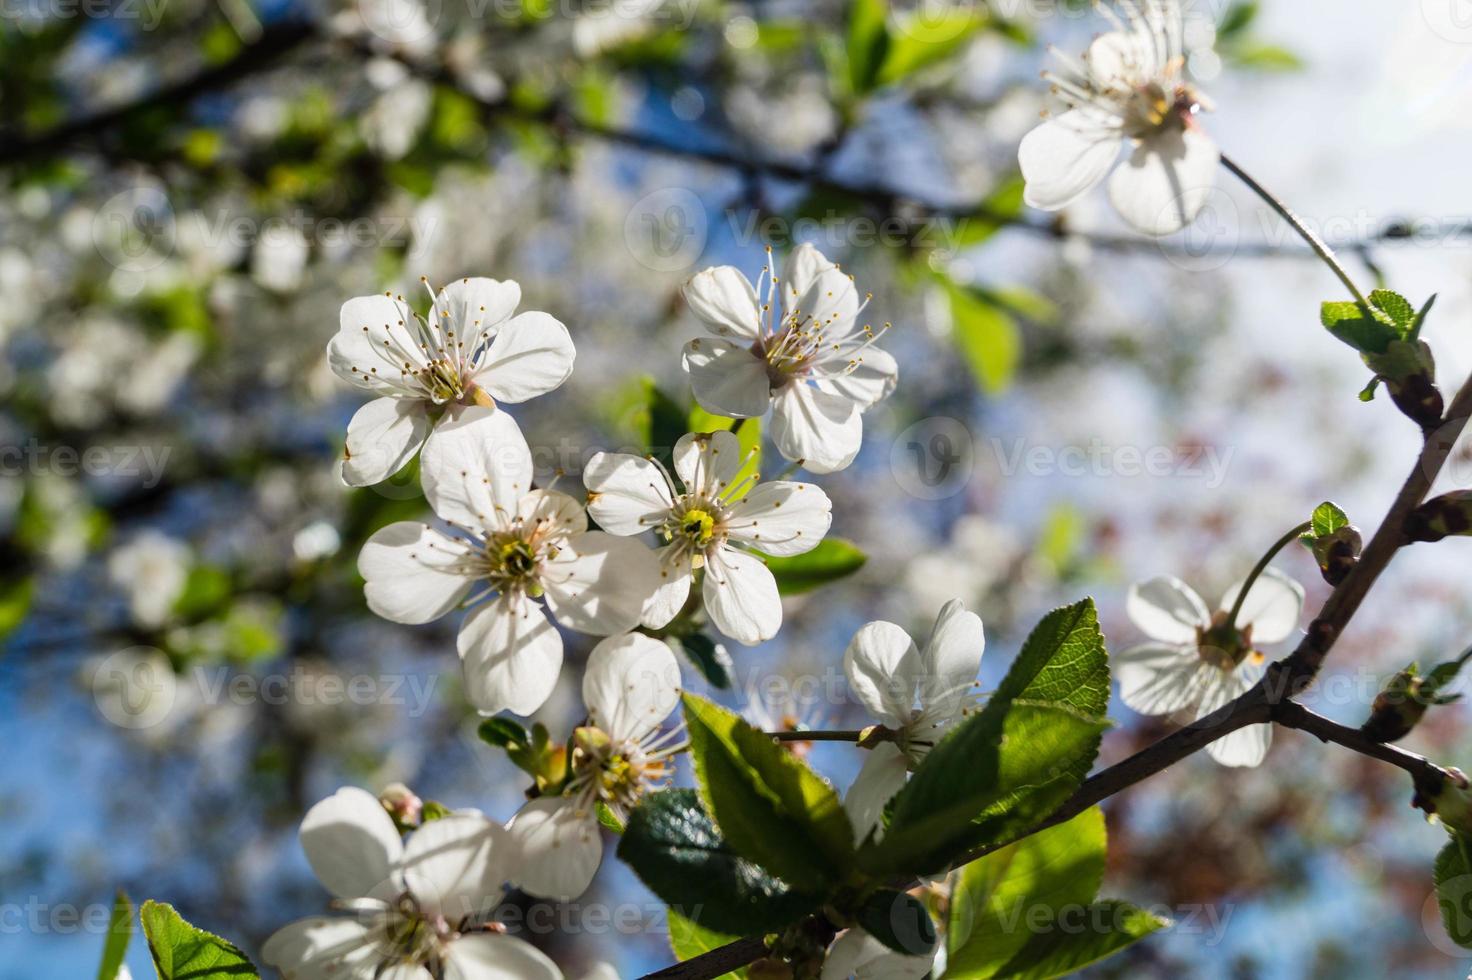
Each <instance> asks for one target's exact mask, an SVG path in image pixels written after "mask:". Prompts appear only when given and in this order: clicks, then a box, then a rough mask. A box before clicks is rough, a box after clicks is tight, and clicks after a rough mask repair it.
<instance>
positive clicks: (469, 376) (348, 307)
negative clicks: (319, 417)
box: [327, 278, 575, 486]
mask: <svg viewBox="0 0 1472 980" xmlns="http://www.w3.org/2000/svg"><path fill="white" fill-rule="evenodd" d="M421 281H422V282H424V287H425V289H426V290H427V291H428V292H429V297H430V316H429V317H428V318H425V317H421V316H419V315H418V314H417V313H415V312H414V311H413V310H411V309H410V308H409V304H408V303H407V302H405V300H404V297H402V296H391V295H389V294H388V293H385V294H383V295H381V296H376V295H375V296H359V297H357V298H355V299H350V300H348V301H347V302H346V303H344V304H343V307H342V317H341V325H340V329H339V330H338V333H337V335H336V336H335V337H333V338H332V342H331V343H329V344H328V345H327V357H328V362H329V364H331V366H332V370H333V371H334V372H335V373H336V374H337V376H338V377H340V378H342V379H344V380H345V381H349V382H351V383H353V384H355V385H357V386H358V387H360V388H365V389H367V390H368V391H371V392H373V393H375V394H377V395H379V396H380V397H378V398H377V399H375V400H373V401H371V402H369V403H368V404H366V405H364V406H363V407H362V408H360V409H358V412H357V414H356V415H354V416H353V420H352V421H351V422H350V423H349V424H348V436H347V444H346V447H345V449H344V452H343V455H344V457H345V458H344V460H343V465H342V476H343V481H344V482H346V483H347V484H348V485H350V486H368V485H370V484H373V483H378V482H379V481H381V480H385V479H387V478H388V477H390V476H392V475H393V474H394V473H397V472H398V471H399V469H400V468H402V467H403V465H404V464H405V463H407V462H408V461H409V460H410V459H411V458H412V457H413V456H414V454H415V453H416V452H417V451H418V450H419V448H420V447H421V446H422V445H424V443H425V441H426V440H427V439H428V438H429V436H430V433H431V431H432V430H433V429H434V427H435V425H436V424H437V423H438V422H441V421H444V420H448V419H452V418H454V417H456V416H457V415H458V414H459V413H460V412H461V411H463V409H464V408H466V407H468V406H471V405H482V406H491V405H494V404H495V403H497V402H505V403H507V404H516V403H518V402H524V401H526V400H527V399H529V398H534V397H536V396H537V395H543V394H546V393H547V392H549V391H552V390H553V389H554V388H556V387H558V386H559V385H561V384H562V382H564V381H566V380H567V378H568V375H570V374H572V365H573V358H574V355H575V352H574V350H573V345H572V338H571V337H569V336H568V333H567V328H566V327H565V326H563V325H562V324H561V323H560V322H559V321H558V320H556V319H555V318H553V317H551V316H549V315H547V314H546V313H539V312H527V313H522V314H520V315H519V316H514V317H513V316H512V315H511V314H512V313H513V312H515V310H516V306H517V304H518V303H520V302H521V287H520V286H518V285H517V284H516V283H514V282H511V281H509V280H508V281H506V282H498V281H497V280H495V279H480V278H477V279H461V280H460V281H458V282H453V283H451V284H450V285H448V286H446V287H445V288H444V289H442V290H441V291H440V292H439V293H438V294H436V293H435V291H434V288H433V287H432V286H430V285H429V282H428V280H421Z"/></svg>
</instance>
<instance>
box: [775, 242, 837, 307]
mask: <svg viewBox="0 0 1472 980" xmlns="http://www.w3.org/2000/svg"><path fill="white" fill-rule="evenodd" d="M837 269H838V265H837V263H835V262H832V261H830V260H829V259H828V256H826V255H824V254H823V253H822V252H820V251H818V249H817V248H816V247H815V246H813V245H811V244H809V243H808V242H803V243H802V244H801V245H799V246H797V248H794V249H793V250H792V251H791V252H789V253H788V255H787V261H786V262H784V263H783V264H782V295H783V296H784V297H788V296H792V297H797V296H801V295H803V294H804V293H806V292H807V291H808V290H810V289H812V288H813V284H814V283H816V282H817V281H818V280H819V279H820V278H821V277H822V276H823V275H824V274H825V273H829V272H833V271H835V270H837Z"/></svg>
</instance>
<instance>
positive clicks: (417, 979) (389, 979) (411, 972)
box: [374, 963, 434, 980]
mask: <svg viewBox="0 0 1472 980" xmlns="http://www.w3.org/2000/svg"><path fill="white" fill-rule="evenodd" d="M374 980H434V974H433V973H430V972H429V968H428V967H426V966H420V965H419V964H418V963H395V964H394V965H393V966H391V967H389V968H388V969H386V970H384V971H383V972H382V973H380V974H378V975H377V976H376V977H375V978H374Z"/></svg>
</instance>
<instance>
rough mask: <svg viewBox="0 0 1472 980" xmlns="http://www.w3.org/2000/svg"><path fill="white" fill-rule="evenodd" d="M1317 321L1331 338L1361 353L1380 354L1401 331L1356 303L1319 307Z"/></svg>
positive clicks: (1382, 317)
mask: <svg viewBox="0 0 1472 980" xmlns="http://www.w3.org/2000/svg"><path fill="white" fill-rule="evenodd" d="M1319 320H1320V322H1321V323H1323V325H1324V326H1325V328H1327V329H1328V331H1329V332H1330V333H1331V334H1333V335H1334V336H1335V337H1337V338H1339V339H1340V340H1342V341H1344V342H1345V343H1346V344H1348V345H1349V346H1351V347H1353V348H1354V349H1355V350H1357V351H1359V352H1360V353H1362V354H1383V353H1384V352H1385V349H1386V348H1387V347H1389V346H1390V344H1391V342H1392V341H1395V340H1399V339H1400V338H1401V332H1400V331H1399V330H1397V329H1396V327H1395V324H1394V323H1392V322H1390V320H1389V318H1388V317H1384V316H1383V315H1380V316H1377V315H1376V314H1375V312H1373V311H1371V310H1370V309H1367V308H1366V307H1363V306H1361V305H1360V304H1358V303H1350V302H1331V303H1324V304H1323V305H1322V306H1321V307H1320V308H1319Z"/></svg>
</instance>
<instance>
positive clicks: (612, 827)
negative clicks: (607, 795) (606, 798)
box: [593, 800, 624, 834]
mask: <svg viewBox="0 0 1472 980" xmlns="http://www.w3.org/2000/svg"><path fill="white" fill-rule="evenodd" d="M593 812H594V814H596V815H597V817H598V823H599V824H601V825H602V827H603V829H604V830H607V831H610V832H612V833H615V834H621V833H623V832H624V823H623V821H622V820H620V819H619V818H618V814H616V813H614V812H613V811H612V810H610V809H609V808H608V804H607V803H604V802H603V801H602V800H599V801H598V802H597V803H596V804H594V806H593Z"/></svg>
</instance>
